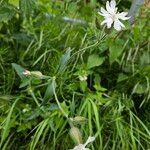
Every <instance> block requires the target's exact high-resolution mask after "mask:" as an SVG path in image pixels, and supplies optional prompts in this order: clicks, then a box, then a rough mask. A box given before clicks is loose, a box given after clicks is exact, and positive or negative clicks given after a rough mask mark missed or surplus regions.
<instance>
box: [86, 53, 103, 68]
mask: <svg viewBox="0 0 150 150" xmlns="http://www.w3.org/2000/svg"><path fill="white" fill-rule="evenodd" d="M103 61H104V57H99V56H98V55H96V54H93V55H90V56H89V58H88V62H87V68H88V69H90V68H93V67H96V66H100V65H101V64H102V63H103Z"/></svg>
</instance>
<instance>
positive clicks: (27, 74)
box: [22, 70, 31, 76]
mask: <svg viewBox="0 0 150 150" xmlns="http://www.w3.org/2000/svg"><path fill="white" fill-rule="evenodd" d="M22 74H23V75H25V76H29V75H31V72H30V71H28V70H25V71H23V73H22Z"/></svg>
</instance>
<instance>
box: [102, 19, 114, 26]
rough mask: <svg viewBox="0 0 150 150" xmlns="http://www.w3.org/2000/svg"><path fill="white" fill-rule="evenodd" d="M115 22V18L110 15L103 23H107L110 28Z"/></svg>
mask: <svg viewBox="0 0 150 150" xmlns="http://www.w3.org/2000/svg"><path fill="white" fill-rule="evenodd" d="M112 23H113V20H112V19H111V18H110V17H107V18H105V20H104V21H103V22H102V23H101V25H104V24H107V28H110V27H111V25H112Z"/></svg>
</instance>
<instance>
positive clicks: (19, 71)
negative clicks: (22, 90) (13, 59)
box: [12, 63, 26, 79]
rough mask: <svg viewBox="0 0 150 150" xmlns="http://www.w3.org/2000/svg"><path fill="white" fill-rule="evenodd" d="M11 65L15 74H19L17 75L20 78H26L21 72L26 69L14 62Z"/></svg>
mask: <svg viewBox="0 0 150 150" xmlns="http://www.w3.org/2000/svg"><path fill="white" fill-rule="evenodd" d="M12 66H13V68H14V69H15V70H16V72H17V74H18V75H19V77H20V78H21V79H23V78H26V76H25V75H23V72H24V71H25V70H26V69H24V68H23V67H21V66H20V65H18V64H15V63H12Z"/></svg>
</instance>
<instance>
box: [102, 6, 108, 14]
mask: <svg viewBox="0 0 150 150" xmlns="http://www.w3.org/2000/svg"><path fill="white" fill-rule="evenodd" d="M101 12H102V13H103V14H109V13H108V12H107V11H106V10H105V9H104V8H103V7H101Z"/></svg>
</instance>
